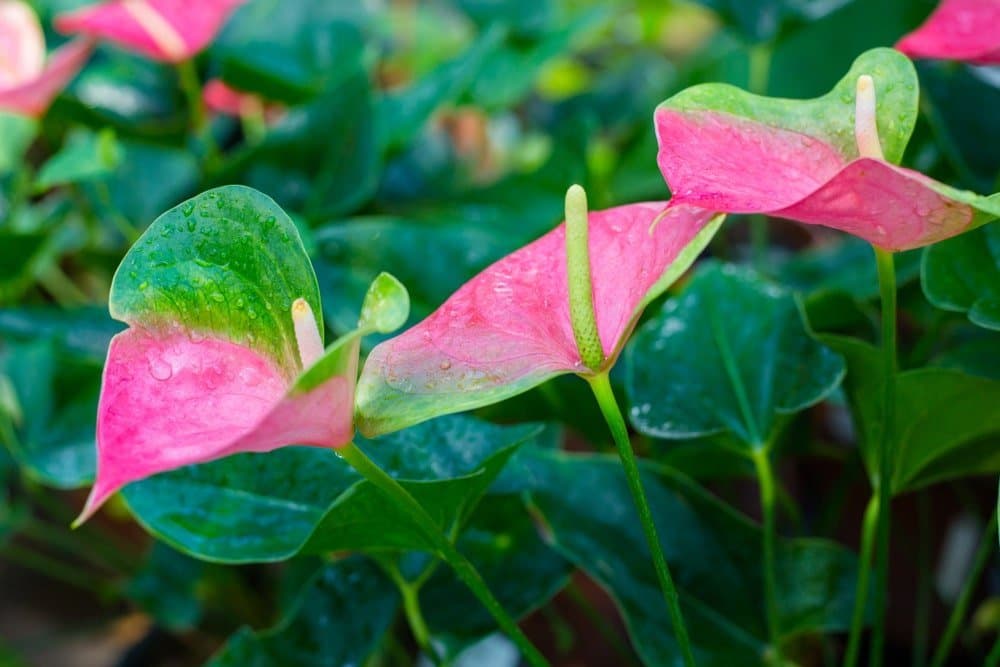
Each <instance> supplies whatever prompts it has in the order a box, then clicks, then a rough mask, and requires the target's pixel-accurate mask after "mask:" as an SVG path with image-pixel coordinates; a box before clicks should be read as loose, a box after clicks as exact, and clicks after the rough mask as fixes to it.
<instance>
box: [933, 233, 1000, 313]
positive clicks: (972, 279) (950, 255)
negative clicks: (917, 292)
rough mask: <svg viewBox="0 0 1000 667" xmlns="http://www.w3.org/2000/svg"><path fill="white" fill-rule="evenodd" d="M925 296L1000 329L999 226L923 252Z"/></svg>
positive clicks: (949, 240) (947, 308)
mask: <svg viewBox="0 0 1000 667" xmlns="http://www.w3.org/2000/svg"><path fill="white" fill-rule="evenodd" d="M922 279H923V287H924V293H925V294H926V295H927V298H928V299H929V300H930V302H931V303H933V304H934V305H935V306H937V307H938V308H944V309H946V310H954V311H958V312H963V313H966V314H967V315H968V317H969V320H970V321H971V322H972V323H973V324H977V325H979V326H981V327H986V328H988V329H1000V226H997V225H988V226H986V227H983V228H981V229H977V230H975V231H972V232H969V233H968V234H963V235H962V236H958V237H956V238H953V239H948V240H947V241H944V242H942V243H939V244H937V245H934V246H931V247H929V248H927V250H925V251H924V261H923V267H922Z"/></svg>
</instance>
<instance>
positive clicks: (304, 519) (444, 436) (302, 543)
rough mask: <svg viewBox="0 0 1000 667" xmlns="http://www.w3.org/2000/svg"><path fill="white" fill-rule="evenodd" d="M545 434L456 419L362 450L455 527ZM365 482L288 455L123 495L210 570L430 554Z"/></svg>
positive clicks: (152, 482) (240, 462)
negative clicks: (369, 554) (517, 454)
mask: <svg viewBox="0 0 1000 667" xmlns="http://www.w3.org/2000/svg"><path fill="white" fill-rule="evenodd" d="M540 432H541V431H540V429H539V428H538V427H534V426H512V427H501V426H493V425H490V424H486V423H484V422H479V421H476V420H473V419H470V418H465V417H448V418H443V419H439V420H435V421H433V422H428V423H426V424H422V425H420V426H418V427H415V428H413V429H408V430H407V431H404V432H401V433H398V434H394V435H392V436H386V437H384V438H381V439H380V440H378V441H372V442H367V441H364V440H362V441H361V442H360V443H359V446H360V447H361V448H362V449H364V450H365V452H366V453H367V454H368V455H369V456H371V457H372V458H373V459H374V460H375V461H376V463H377V464H379V465H380V467H383V468H385V469H386V470H387V472H389V474H391V475H393V476H394V477H396V478H398V479H400V480H403V481H404V486H405V487H406V488H407V490H408V491H410V493H412V494H413V495H414V496H415V497H416V498H417V500H418V501H420V502H421V504H422V505H423V506H424V508H425V509H426V510H427V511H428V513H430V515H431V516H432V517H434V519H435V520H437V521H438V522H439V523H440V524H441V525H442V526H443V527H449V528H450V527H451V526H453V525H455V524H456V522H458V523H461V521H463V520H464V519H465V518H466V517H468V514H469V512H471V511H472V509H473V508H474V507H475V505H476V502H477V501H478V499H479V497H480V496H481V495H482V494H483V493H484V492H485V491H486V488H487V487H488V486H489V484H490V482H491V481H492V480H493V479H494V478H495V477H496V475H497V474H498V473H499V472H500V469H501V468H502V467H503V464H504V463H505V462H506V460H507V459H508V457H509V456H510V455H511V454H512V453H513V451H514V450H515V449H516V448H517V446H518V445H519V444H520V443H522V442H524V441H525V440H530V439H531V438H533V437H535V435H536V434H538V433H540ZM431 443H433V447H431V446H430V444H431ZM359 479H360V478H359V477H358V475H357V473H356V472H354V470H353V469H352V468H351V467H350V466H349V465H348V464H347V463H346V462H344V461H342V460H341V459H340V458H339V457H337V456H335V455H334V453H333V452H331V451H326V450H322V449H312V448H300V447H289V448H285V449H282V450H279V451H276V452H272V453H270V454H268V455H267V456H260V455H254V454H244V455H239V456H232V457H228V458H226V459H222V460H219V461H214V462H211V463H207V464H203V465H198V466H193V467H186V468H182V469H179V470H174V471H172V472H168V473H165V474H162V475H157V476H155V477H152V478H150V479H147V480H145V481H142V482H140V483H138V484H133V485H131V486H130V487H128V488H126V489H125V492H124V495H125V499H126V500H127V502H128V504H129V507H130V508H131V509H132V512H133V514H135V516H136V518H137V519H138V520H139V521H140V523H142V524H143V525H144V526H145V527H146V528H147V529H148V530H149V531H150V532H151V533H153V534H154V535H156V536H158V537H159V538H161V539H163V540H164V541H166V542H167V543H168V544H171V545H173V546H174V547H175V548H177V549H179V550H181V551H184V552H185V553H189V554H191V555H193V556H196V557H198V558H203V559H206V560H213V561H220V562H230V563H242V562H257V561H274V560H282V559H286V558H289V557H291V556H293V555H295V554H296V553H299V552H300V551H306V552H310V553H312V552H315V553H326V552H329V551H335V550H342V549H359V550H362V549H369V548H371V549H397V550H400V549H402V550H405V549H421V548H426V547H427V545H428V543H427V538H426V536H425V535H424V534H423V532H422V531H421V530H420V529H419V527H418V526H416V525H414V524H413V523H412V521H411V520H410V519H409V518H408V516H407V515H405V514H404V513H402V512H401V511H400V509H399V508H398V507H397V506H396V505H394V504H393V503H392V502H391V501H390V500H388V499H387V498H386V497H385V496H384V494H383V493H382V492H381V491H379V490H378V489H377V488H376V487H374V486H372V485H371V484H370V483H369V482H366V481H359Z"/></svg>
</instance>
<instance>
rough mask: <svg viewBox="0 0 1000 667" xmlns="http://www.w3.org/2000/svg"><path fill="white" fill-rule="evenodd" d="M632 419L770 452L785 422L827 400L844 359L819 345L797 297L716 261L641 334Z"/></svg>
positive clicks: (672, 434)
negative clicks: (728, 436) (725, 436)
mask: <svg viewBox="0 0 1000 667" xmlns="http://www.w3.org/2000/svg"><path fill="white" fill-rule="evenodd" d="M626 358H627V366H626V369H627V374H628V375H627V380H626V385H627V388H628V395H629V403H630V405H631V408H630V412H629V416H630V418H631V421H632V423H633V425H634V426H635V427H636V428H637V429H638V430H639V431H641V432H642V433H645V434H648V435H652V436H656V437H661V438H691V437H696V436H703V435H710V434H714V433H725V432H729V433H732V434H733V435H735V436H736V437H737V438H738V439H739V440H740V441H741V442H742V443H743V445H745V446H747V447H750V448H758V447H762V446H769V444H770V443H771V442H772V441H773V438H774V436H775V434H776V431H777V429H778V427H779V425H780V416H781V415H787V414H791V413H795V412H797V411H799V410H802V409H804V408H806V407H808V406H810V405H813V404H814V403H816V402H818V401H820V400H822V399H823V398H824V397H825V396H827V395H828V394H829V393H830V392H831V391H833V390H834V389H835V388H836V387H837V385H838V384H839V383H840V380H841V378H843V376H844V362H843V360H842V359H841V358H840V357H839V356H838V355H836V354H835V353H834V352H832V351H831V350H829V349H827V348H826V347H824V346H823V345H821V344H820V343H818V342H816V341H815V340H814V339H813V338H812V337H811V336H810V335H809V331H808V330H807V329H806V325H805V323H804V321H803V316H802V313H801V310H800V308H799V306H798V303H797V302H796V300H795V298H794V297H793V296H792V295H791V294H790V293H788V292H785V291H783V290H781V289H779V288H778V287H775V286H774V285H772V284H770V283H768V282H766V281H765V280H763V279H761V278H760V277H758V276H756V275H755V274H753V273H752V272H751V271H749V270H747V269H739V268H736V267H733V266H730V265H720V264H709V265H707V266H705V267H704V268H702V269H700V270H699V272H698V273H697V274H696V276H695V277H694V279H693V280H692V281H691V283H690V284H689V285H688V286H687V287H686V289H685V290H684V292H683V293H682V294H681V295H680V296H679V297H677V298H675V299H672V300H670V301H668V302H667V303H666V304H664V307H663V310H662V311H661V312H660V314H659V315H658V316H656V317H654V318H653V319H652V320H650V321H649V322H647V323H646V324H644V325H643V326H642V328H641V329H639V331H638V332H637V333H636V335H635V337H634V339H633V341H632V343H631V345H630V346H629V350H628V354H627V357H626Z"/></svg>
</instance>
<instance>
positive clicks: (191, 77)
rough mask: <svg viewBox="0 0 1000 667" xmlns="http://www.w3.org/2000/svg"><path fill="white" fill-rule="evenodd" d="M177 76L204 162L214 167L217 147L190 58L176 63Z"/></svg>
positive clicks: (217, 154)
mask: <svg viewBox="0 0 1000 667" xmlns="http://www.w3.org/2000/svg"><path fill="white" fill-rule="evenodd" d="M177 77H178V80H179V82H180V87H181V91H182V92H183V93H184V97H185V99H187V105H188V113H189V114H190V115H191V131H192V132H193V133H194V134H195V136H196V137H197V138H198V139H200V140H201V141H202V142H203V144H204V147H205V156H204V157H205V163H206V165H207V166H208V167H209V168H214V167H215V165H216V163H217V162H218V160H219V147H218V146H216V145H215V137H213V136H212V132H211V128H210V127H209V124H208V113H207V112H206V111H205V100H204V99H203V98H202V90H201V81H200V80H199V78H198V70H197V69H196V68H195V65H194V61H193V60H191V59H188V60H183V61H181V62H179V63H177Z"/></svg>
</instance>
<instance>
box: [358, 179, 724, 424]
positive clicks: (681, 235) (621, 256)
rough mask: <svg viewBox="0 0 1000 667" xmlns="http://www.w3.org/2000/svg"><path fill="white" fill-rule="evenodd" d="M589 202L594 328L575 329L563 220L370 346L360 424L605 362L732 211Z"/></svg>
mask: <svg viewBox="0 0 1000 667" xmlns="http://www.w3.org/2000/svg"><path fill="white" fill-rule="evenodd" d="M581 196H582V195H581ZM567 199H568V201H569V200H571V199H572V197H571V196H568V197H567ZM583 206H584V208H583V210H582V213H580V215H582V221H581V224H582V225H583V228H584V229H585V230H586V231H585V233H587V234H589V238H585V241H586V243H585V244H584V246H583V247H584V248H587V247H589V262H590V271H591V274H592V281H591V282H592V285H586V286H585V290H584V292H585V294H586V297H587V298H588V299H589V298H590V297H591V296H592V302H593V306H592V308H593V313H594V316H595V319H596V332H592V333H591V334H590V335H587V334H585V335H583V336H582V337H580V338H578V334H579V333H580V332H578V331H576V330H575V329H574V324H573V320H574V318H573V316H572V315H571V311H572V310H573V309H574V308H576V307H577V305H579V304H574V305H571V299H570V292H571V290H570V287H569V286H570V281H569V279H568V277H567V266H568V262H567V250H569V249H570V248H572V246H573V244H572V243H571V244H569V245H567V239H566V234H567V227H566V225H565V224H562V225H560V226H559V227H557V228H556V229H554V230H553V231H551V232H549V233H548V234H546V235H545V236H543V237H541V238H540V239H538V240H537V241H535V242H533V243H531V244H529V245H527V246H525V247H523V248H521V249H520V250H518V251H516V252H514V253H512V254H510V255H508V256H507V257H504V258H503V259H501V260H499V261H498V262H496V263H495V264H493V265H492V266H490V267H488V268H487V269H485V270H484V271H483V272H482V273H480V274H479V275H477V276H476V277H474V278H473V279H472V280H470V281H469V282H467V283H466V284H465V285H463V286H462V287H461V288H459V290H458V291H457V292H455V293H454V294H453V295H452V296H451V297H450V298H449V299H448V300H447V301H445V303H444V304H443V305H442V306H441V307H440V308H438V309H437V310H436V311H435V312H434V313H432V314H431V315H430V316H429V317H427V319H425V320H424V321H422V322H420V323H419V324H417V325H416V326H414V327H413V328H411V329H409V330H408V331H406V332H404V333H403V334H401V335H399V336H396V337H394V338H392V339H390V340H388V341H386V342H383V343H381V344H380V345H378V346H376V347H375V349H373V350H372V352H371V354H370V355H369V356H368V359H367V361H366V363H365V367H364V370H363V372H362V374H361V379H360V380H359V383H358V397H357V410H358V413H357V414H358V427H359V429H360V430H361V432H362V433H364V434H365V435H368V436H371V435H376V434H379V433H385V432H389V431H394V430H397V429H401V428H405V427H406V426H410V425H412V424H415V423H418V422H421V421H424V420H426V419H430V418H431V417H435V416H438V415H441V414H446V413H450V412H458V411H462V410H470V409H472V408H476V407H479V406H483V405H487V404H490V403H494V402H497V401H500V400H502V399H505V398H508V397H511V396H514V395H516V394H519V393H521V392H524V391H526V390H528V389H530V388H531V387H534V386H536V385H538V384H541V383H542V382H545V381H546V380H548V379H550V378H552V377H554V376H557V375H562V374H564V373H578V374H581V375H585V376H586V375H591V374H593V373H598V372H603V371H606V370H607V368H609V367H610V366H611V365H613V364H614V362H615V360H616V359H617V357H618V355H619V353H620V352H621V348H622V346H623V344H624V342H625V340H626V339H627V337H628V335H629V333H630V332H631V331H632V329H633V327H634V326H635V324H636V321H637V320H638V318H639V315H640V314H641V313H642V310H643V308H644V307H645V306H646V305H647V304H648V303H649V302H650V301H651V300H653V299H655V298H656V297H657V296H658V295H660V294H662V293H663V292H664V290H666V288H667V287H668V286H669V285H670V284H671V283H673V282H674V280H676V279H677V278H678V277H679V276H680V275H681V273H683V272H684V270H686V269H687V268H688V267H689V266H690V265H691V263H692V262H694V260H695V258H696V257H697V256H698V253H699V252H700V251H701V250H702V249H703V248H704V247H705V245H707V243H708V241H709V240H710V239H711V237H712V235H713V234H714V233H715V231H716V229H718V227H719V225H720V224H721V222H722V216H716V215H715V214H714V213H711V212H708V211H705V210H704V209H700V208H697V207H692V206H675V207H671V208H670V209H668V210H667V211H666V212H665V213H664V208H665V203H664V202H649V203H642V204H632V205H629V206H621V207H618V208H612V209H608V210H604V211H595V212H593V213H590V214H589V216H588V215H587V214H586V209H585V203H584V204H583ZM568 208H570V206H568ZM577 208H579V205H577ZM582 259H583V261H586V258H582ZM579 261H581V258H579V257H576V258H573V259H572V260H571V262H579ZM584 306H585V307H589V306H590V304H584ZM587 338H591V339H592V340H593V341H594V343H593V344H589V345H588V344H587V342H586V339H587ZM578 340H579V342H580V344H579V345H578ZM581 349H582V350H584V351H583V352H581V351H580V350H581Z"/></svg>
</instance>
